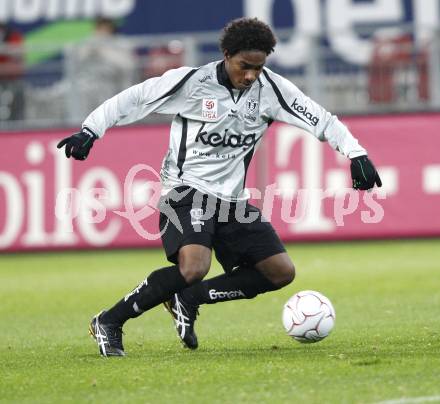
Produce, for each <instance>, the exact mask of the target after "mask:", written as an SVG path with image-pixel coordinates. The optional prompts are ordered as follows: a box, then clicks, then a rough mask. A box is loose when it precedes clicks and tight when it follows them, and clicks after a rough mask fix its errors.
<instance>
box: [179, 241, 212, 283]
mask: <svg viewBox="0 0 440 404" xmlns="http://www.w3.org/2000/svg"><path fill="white" fill-rule="evenodd" d="M211 256H212V252H211V249H210V248H208V247H205V246H203V245H199V244H188V245H185V246H183V247H181V248H180V249H179V269H180V273H181V274H182V276H183V277H184V278H185V280H186V281H187V282H188V283H193V282H196V281H198V280H201V279H203V278H204V277H205V276H206V274H207V273H208V272H209V268H210V267H211Z"/></svg>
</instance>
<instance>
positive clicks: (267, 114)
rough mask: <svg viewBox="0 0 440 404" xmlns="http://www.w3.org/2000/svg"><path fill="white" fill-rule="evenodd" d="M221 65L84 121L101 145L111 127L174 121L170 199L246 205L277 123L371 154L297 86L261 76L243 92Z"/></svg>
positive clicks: (164, 175) (136, 91)
mask: <svg viewBox="0 0 440 404" xmlns="http://www.w3.org/2000/svg"><path fill="white" fill-rule="evenodd" d="M220 63H221V62H220V61H216V62H212V63H209V64H207V65H204V66H202V67H200V68H198V69H194V68H189V67H182V68H179V69H175V70H170V71H168V72H166V73H165V74H164V75H163V76H161V77H156V78H152V79H149V80H146V81H144V82H143V83H140V84H138V85H136V86H133V87H130V88H129V89H127V90H124V91H123V92H121V93H120V94H118V95H116V96H114V97H113V98H111V99H109V100H107V101H106V102H105V103H103V104H102V105H100V106H99V107H98V108H97V109H95V110H94V111H93V112H92V113H91V114H90V115H89V116H88V117H87V118H86V120H85V121H84V123H83V126H86V127H88V128H90V129H91V130H92V131H94V132H95V133H96V134H97V135H98V136H100V137H102V136H103V135H104V133H105V131H106V130H107V129H108V128H110V127H111V126H113V125H116V124H118V125H123V124H128V123H131V122H135V121H137V120H139V119H141V118H143V117H145V116H146V115H148V114H150V113H152V112H156V113H164V114H173V115H174V119H173V122H172V124H171V130H170V145H169V150H168V153H167V154H166V156H165V158H164V160H163V163H162V170H161V180H162V184H163V187H164V190H165V191H167V190H169V189H172V188H173V187H176V186H179V185H190V186H192V187H194V188H197V189H199V190H201V191H203V192H207V193H210V194H212V195H214V196H216V197H218V198H221V199H226V200H229V201H237V200H243V199H247V198H248V192H247V191H246V190H245V187H244V185H245V180H246V172H247V168H248V166H249V163H250V161H251V159H252V156H253V154H254V153H255V150H256V149H257V148H258V146H259V144H260V143H261V139H262V136H263V134H264V132H265V131H266V129H267V127H268V125H269V124H270V123H271V122H272V121H281V122H285V123H289V124H292V125H295V126H297V127H299V128H301V129H304V130H306V131H308V132H309V133H311V134H312V135H314V136H315V137H316V138H318V139H319V140H321V141H328V142H329V144H330V145H331V146H332V147H333V148H334V149H335V150H338V151H340V152H341V153H342V154H344V155H345V156H347V157H349V158H353V157H357V156H360V155H363V154H366V151H365V149H364V148H362V147H361V146H360V145H359V143H358V141H357V140H356V139H355V138H354V137H353V136H352V134H351V133H350V132H349V131H348V129H347V128H346V127H345V126H344V125H343V124H342V123H341V122H340V121H339V120H338V119H337V117H336V116H334V115H331V114H330V113H329V112H327V111H326V110H325V109H324V108H323V107H321V106H320V105H318V104H317V103H315V102H314V101H312V100H311V99H310V98H308V97H306V96H305V95H304V94H303V93H302V92H301V91H300V90H299V89H298V88H297V87H296V86H295V85H294V84H292V83H291V82H290V81H288V80H286V79H284V78H283V77H281V76H279V75H278V74H275V73H273V72H272V71H270V70H269V69H267V68H264V70H263V73H262V74H261V75H260V77H259V79H258V80H256V81H255V82H254V83H253V85H252V86H251V87H250V88H248V89H246V90H244V92H238V91H233V90H229V89H228V88H227V87H225V86H224V85H223V84H220V83H219V78H218V74H220V72H221V69H220V68H221V67H222V65H221V64H220Z"/></svg>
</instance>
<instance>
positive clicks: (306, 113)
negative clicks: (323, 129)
mask: <svg viewBox="0 0 440 404" xmlns="http://www.w3.org/2000/svg"><path fill="white" fill-rule="evenodd" d="M291 107H293V109H294V110H295V111H296V112H298V113H299V114H301V115H303V116H304V117H305V118H306V119H307V120H308V121H309V122H310V123H311V124H312V125H313V126H316V125H318V122H319V118H318V117H317V116H316V115H313V114H312V113H311V112H310V111H308V110H307V107H305V106H303V105H300V104H299V103H298V98H295V100H294V101H293V104H292V105H291Z"/></svg>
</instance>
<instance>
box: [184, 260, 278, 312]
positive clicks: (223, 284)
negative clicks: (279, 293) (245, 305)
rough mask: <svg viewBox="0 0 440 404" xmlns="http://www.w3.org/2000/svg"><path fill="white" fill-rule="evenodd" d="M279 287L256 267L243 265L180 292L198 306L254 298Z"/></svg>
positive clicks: (190, 302) (189, 302) (188, 301)
mask: <svg viewBox="0 0 440 404" xmlns="http://www.w3.org/2000/svg"><path fill="white" fill-rule="evenodd" d="M277 289H279V287H277V286H275V285H274V284H273V283H272V282H270V281H269V280H268V279H267V278H266V277H265V276H264V275H262V274H261V273H260V272H259V271H257V270H256V269H252V268H246V267H243V268H238V269H236V270H234V271H232V272H231V273H226V274H223V275H219V276H216V277H214V278H211V279H207V280H204V281H202V282H199V283H197V284H195V285H192V286H190V287H188V288H186V289H184V290H183V291H182V292H180V295H181V297H182V299H183V300H184V301H185V302H186V303H188V304H191V305H193V306H198V305H200V304H203V303H206V304H213V303H218V302H225V301H228V300H238V299H252V298H253V297H255V296H257V295H258V294H260V293H265V292H269V291H272V290H277Z"/></svg>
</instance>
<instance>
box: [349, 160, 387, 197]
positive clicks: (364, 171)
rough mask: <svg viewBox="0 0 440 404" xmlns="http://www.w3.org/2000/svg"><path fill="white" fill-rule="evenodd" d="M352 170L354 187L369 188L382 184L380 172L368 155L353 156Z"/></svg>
mask: <svg viewBox="0 0 440 404" xmlns="http://www.w3.org/2000/svg"><path fill="white" fill-rule="evenodd" d="M350 170H351V178H352V179H353V188H354V189H360V190H367V189H371V188H373V187H374V184H376V185H377V186H378V187H381V186H382V181H381V179H380V177H379V174H378V173H377V171H376V168H375V167H374V165H373V163H372V162H371V161H370V159H369V158H368V156H359V157H354V158H352V159H351V166H350Z"/></svg>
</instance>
